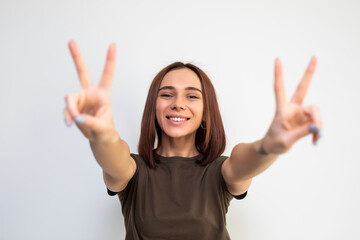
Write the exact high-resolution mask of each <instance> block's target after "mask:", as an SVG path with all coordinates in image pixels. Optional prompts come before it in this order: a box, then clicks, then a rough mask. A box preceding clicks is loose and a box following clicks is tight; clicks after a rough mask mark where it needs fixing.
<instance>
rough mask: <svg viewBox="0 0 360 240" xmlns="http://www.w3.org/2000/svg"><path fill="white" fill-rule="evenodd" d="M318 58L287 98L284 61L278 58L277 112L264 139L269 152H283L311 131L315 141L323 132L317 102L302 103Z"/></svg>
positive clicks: (276, 65) (314, 142) (264, 148)
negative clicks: (291, 95) (314, 103)
mask: <svg viewBox="0 0 360 240" xmlns="http://www.w3.org/2000/svg"><path fill="white" fill-rule="evenodd" d="M316 62H317V59H316V58H315V57H313V58H312V59H311V61H310V64H309V66H308V67H307V69H306V72H305V75H304V77H303V79H302V80H301V82H300V83H299V85H298V87H297V89H296V92H295V93H294V95H293V97H292V99H291V100H290V101H287V99H286V94H285V88H284V80H283V71H282V65H281V61H280V60H279V59H276V61H275V82H274V87H275V96H276V112H275V117H274V120H273V121H272V123H271V125H270V128H269V130H268V132H267V133H266V135H265V137H264V138H263V140H262V147H263V149H262V150H264V151H265V152H266V153H269V154H270V153H275V154H281V153H285V152H286V151H288V150H289V149H290V148H291V146H292V145H293V144H294V143H295V142H296V141H297V140H298V139H300V138H302V137H304V136H307V135H309V134H312V141H313V144H315V145H316V143H317V141H318V140H319V138H320V137H321V135H322V120H321V115H320V110H319V108H318V106H315V105H311V106H302V103H303V100H304V98H305V95H306V92H307V89H308V87H309V85H310V81H311V78H312V76H313V74H314V72H315V68H316Z"/></svg>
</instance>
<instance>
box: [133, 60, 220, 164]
mask: <svg viewBox="0 0 360 240" xmlns="http://www.w3.org/2000/svg"><path fill="white" fill-rule="evenodd" d="M181 68H188V69H190V70H192V71H193V72H195V73H196V74H197V76H198V77H199V79H200V82H201V87H202V94H203V101H204V113H203V116H204V117H203V119H204V121H203V123H202V125H203V126H202V127H201V126H200V127H199V128H198V129H197V131H196V137H195V145H196V149H197V150H198V152H199V153H201V154H203V156H204V157H203V159H202V160H201V161H200V162H198V163H199V164H200V165H206V164H208V163H209V162H211V161H213V160H214V159H215V158H217V157H219V156H220V155H221V154H222V153H223V152H224V150H225V145H226V139H225V131H224V126H223V123H222V119H221V115H220V111H219V105H218V102H217V98H216V94H215V89H214V86H213V85H212V83H211V81H210V79H209V77H208V76H207V75H206V74H205V73H204V72H203V71H202V70H201V69H200V68H198V67H197V66H195V65H193V64H190V63H187V64H184V63H182V62H175V63H173V64H170V65H169V66H167V67H165V68H164V69H162V70H161V71H160V72H159V73H158V74H157V75H156V76H155V78H154V80H153V81H152V83H151V86H150V89H149V92H148V96H147V99H146V103H145V108H144V113H143V117H142V121H141V134H140V140H139V146H138V150H139V154H140V156H141V157H142V158H143V159H144V160H145V161H146V163H147V164H148V166H149V167H150V168H156V163H155V159H154V155H153V149H154V145H155V139H156V138H157V147H159V146H161V132H162V130H161V128H160V126H159V124H158V123H157V120H156V100H157V95H158V92H159V88H160V84H161V81H162V80H163V78H164V76H165V75H166V73H168V72H170V71H171V70H175V69H181Z"/></svg>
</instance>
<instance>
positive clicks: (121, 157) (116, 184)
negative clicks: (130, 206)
mask: <svg viewBox="0 0 360 240" xmlns="http://www.w3.org/2000/svg"><path fill="white" fill-rule="evenodd" d="M90 146H91V150H92V152H93V154H94V157H95V159H96V160H97V162H98V163H99V165H100V166H101V168H102V169H103V176H104V182H105V185H106V186H107V188H108V189H109V190H111V191H113V192H120V191H121V190H123V189H124V188H125V187H126V185H127V184H128V182H129V180H130V179H131V178H132V176H133V175H134V173H135V170H136V163H135V161H134V159H133V158H132V157H131V156H130V149H129V146H128V144H127V143H126V142H125V141H123V140H122V139H121V138H120V137H119V135H118V134H117V133H115V135H114V138H112V139H111V140H109V141H107V142H97V141H90Z"/></svg>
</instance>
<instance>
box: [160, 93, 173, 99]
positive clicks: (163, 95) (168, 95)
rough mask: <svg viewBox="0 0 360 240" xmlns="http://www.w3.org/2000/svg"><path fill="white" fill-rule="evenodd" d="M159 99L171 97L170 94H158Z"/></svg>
mask: <svg viewBox="0 0 360 240" xmlns="http://www.w3.org/2000/svg"><path fill="white" fill-rule="evenodd" d="M160 97H166V98H167V97H171V95H170V94H167V93H162V94H160Z"/></svg>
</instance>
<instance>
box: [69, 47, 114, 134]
mask: <svg viewBox="0 0 360 240" xmlns="http://www.w3.org/2000/svg"><path fill="white" fill-rule="evenodd" d="M69 49H70V52H71V55H72V58H73V60H74V63H75V66H76V70H77V73H78V76H79V80H80V84H81V91H80V92H79V93H70V94H67V95H66V97H65V102H66V107H65V109H64V120H65V123H66V125H67V126H71V125H72V123H73V122H74V121H75V123H76V124H77V126H78V128H79V129H80V131H81V132H82V133H83V134H84V136H85V137H86V138H88V139H89V140H90V141H107V140H110V139H111V138H112V137H114V136H115V135H114V134H115V133H116V132H115V129H114V122H113V114H112V107H111V103H110V87H111V82H112V78H113V76H114V69H115V57H116V45H115V44H111V45H110V46H109V49H108V53H107V57H106V63H105V67H104V71H103V75H102V77H101V80H100V83H99V85H98V86H94V85H93V83H92V81H91V79H90V76H89V71H88V69H87V66H86V64H85V61H84V59H83V57H82V55H81V53H80V50H79V48H78V46H77V45H76V43H75V42H74V41H70V42H69Z"/></svg>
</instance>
